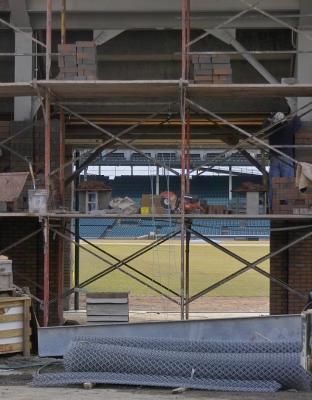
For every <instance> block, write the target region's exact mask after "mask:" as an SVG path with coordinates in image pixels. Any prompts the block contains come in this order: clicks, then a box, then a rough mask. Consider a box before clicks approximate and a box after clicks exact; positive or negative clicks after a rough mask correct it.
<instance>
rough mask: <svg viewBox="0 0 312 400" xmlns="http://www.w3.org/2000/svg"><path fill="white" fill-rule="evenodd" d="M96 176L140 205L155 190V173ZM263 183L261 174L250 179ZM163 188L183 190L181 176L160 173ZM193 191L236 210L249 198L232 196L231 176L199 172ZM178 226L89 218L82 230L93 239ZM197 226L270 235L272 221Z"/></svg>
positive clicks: (218, 232) (209, 231) (211, 231)
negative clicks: (146, 174)
mask: <svg viewBox="0 0 312 400" xmlns="http://www.w3.org/2000/svg"><path fill="white" fill-rule="evenodd" d="M92 178H93V179H94V178H96V179H100V180H103V181H104V182H105V183H107V184H108V185H110V186H111V187H112V189H113V196H114V197H124V196H128V197H131V198H132V199H133V200H134V201H136V202H137V203H138V205H139V203H140V199H141V196H142V194H144V193H155V191H156V185H155V177H149V176H120V177H116V178H115V179H114V180H109V179H108V178H106V177H102V176H97V177H92ZM248 180H250V181H253V182H258V183H259V177H258V176H254V177H250V179H248ZM159 181H160V182H159V185H160V191H167V190H170V191H173V192H175V193H179V191H180V178H179V177H177V176H170V177H169V178H168V177H166V176H160V179H159ZM243 181H246V178H245V177H234V179H233V188H236V187H238V186H240V185H241V183H242V182H243ZM191 193H192V194H194V195H196V196H198V197H199V198H201V199H205V200H206V201H207V202H208V204H211V205H225V206H229V207H233V209H235V210H239V209H243V208H244V205H245V198H244V197H243V196H241V195H238V194H237V193H233V199H232V201H231V202H230V201H229V199H228V177H226V176H195V177H193V179H192V180H191ZM176 228H177V226H176V223H175V220H167V219H163V220H146V219H139V220H136V219H131V218H130V219H127V220H120V221H117V220H115V219H95V218H87V219H82V220H80V234H81V236H82V237H85V238H89V239H100V238H136V237H140V236H146V235H149V234H150V232H155V233H156V234H157V235H159V236H161V235H167V234H168V233H171V232H173V231H175V230H176ZM193 228H194V229H195V230H197V231H198V232H199V233H201V234H203V235H206V236H210V237H246V238H248V237H259V238H260V237H268V236H269V233H270V222H269V221H267V220H245V219H241V220H237V219H235V220H232V219H230V218H229V219H222V220H220V219H215V220H207V219H198V220H196V221H194V222H193Z"/></svg>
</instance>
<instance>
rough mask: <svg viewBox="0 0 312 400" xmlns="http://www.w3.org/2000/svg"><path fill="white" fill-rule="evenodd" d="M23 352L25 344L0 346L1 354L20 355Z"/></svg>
mask: <svg viewBox="0 0 312 400" xmlns="http://www.w3.org/2000/svg"><path fill="white" fill-rule="evenodd" d="M22 350H23V343H13V344H0V354H7V353H19V352H21V351H22Z"/></svg>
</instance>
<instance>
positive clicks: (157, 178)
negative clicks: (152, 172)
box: [156, 167, 159, 196]
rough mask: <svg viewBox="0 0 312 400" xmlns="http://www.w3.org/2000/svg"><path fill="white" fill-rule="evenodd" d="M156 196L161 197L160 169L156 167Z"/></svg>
mask: <svg viewBox="0 0 312 400" xmlns="http://www.w3.org/2000/svg"><path fill="white" fill-rule="evenodd" d="M156 196H159V167H156Z"/></svg>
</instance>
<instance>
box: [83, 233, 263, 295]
mask: <svg viewBox="0 0 312 400" xmlns="http://www.w3.org/2000/svg"><path fill="white" fill-rule="evenodd" d="M223 245H224V246H225V247H227V248H228V249H229V250H231V251H233V252H235V253H237V254H239V255H240V256H241V257H243V258H245V259H247V260H248V261H254V260H256V259H258V258H260V257H261V256H263V255H265V254H267V253H268V252H269V246H268V244H267V243H263V244H252V243H251V244H248V243H246V242H245V243H241V244H223ZM98 246H99V247H100V248H102V249H104V250H106V251H108V252H110V253H111V254H113V255H114V256H116V257H118V258H119V259H122V258H125V257H127V256H128V255H130V254H131V253H133V252H135V251H137V250H139V249H140V248H141V247H143V246H144V244H141V243H140V242H138V241H137V242H129V243H122V242H108V243H105V244H103V242H102V243H101V244H98ZM87 247H88V246H87ZM88 248H89V249H90V250H91V247H88ZM92 251H95V252H97V250H92ZM98 254H100V253H98ZM102 256H103V257H104V258H105V257H106V258H107V256H105V255H103V254H102ZM80 259H81V264H80V275H81V276H80V281H81V282H82V281H84V280H85V279H87V278H89V277H90V276H92V275H94V274H96V273H98V272H99V271H101V270H103V269H104V268H106V267H107V266H108V265H107V264H104V263H103V262H102V261H101V260H99V259H97V258H96V257H94V256H93V255H90V254H88V253H87V252H85V251H84V250H81V255H80ZM112 261H113V260H112ZM129 264H130V265H131V266H133V267H135V268H136V269H138V270H140V271H141V272H144V273H145V274H148V275H150V276H151V277H153V278H155V279H157V280H159V281H160V282H161V283H163V284H165V285H167V286H169V287H171V288H172V289H175V290H176V291H178V290H179V279H180V271H179V266H180V246H179V244H178V243H177V242H170V243H169V244H163V245H161V246H160V247H158V248H156V249H154V250H151V251H150V252H148V253H146V254H144V255H142V256H141V257H139V258H137V259H136V260H134V261H132V262H130V263H129ZM242 267H243V265H242V264H241V263H239V262H238V261H236V260H234V259H233V258H232V257H230V256H228V255H226V254H224V253H222V252H220V251H218V250H217V249H215V248H213V247H212V246H210V245H207V244H195V245H192V246H191V252H190V276H191V284H190V291H191V294H194V293H197V292H198V291H200V290H201V289H204V288H206V287H207V286H209V285H211V284H213V283H215V282H217V281H218V280H220V279H222V278H224V277H225V276H226V275H229V274H231V273H233V272H234V271H237V270H238V269H240V268H242ZM260 267H261V268H263V269H264V270H265V271H268V268H269V263H268V262H265V263H264V264H262V265H260ZM125 270H126V271H127V270H128V269H125ZM87 289H88V290H89V291H130V293H131V295H133V296H140V295H145V296H151V295H156V296H157V293H154V292H152V291H151V290H150V289H149V288H146V287H145V286H143V285H141V284H140V283H138V282H136V281H134V280H133V279H131V278H130V277H128V276H126V275H125V274H123V273H121V272H119V271H114V272H112V273H111V274H109V275H107V276H106V277H104V278H101V279H100V280H98V281H96V282H94V283H92V284H91V285H90V286H88V287H87ZM268 294H269V280H268V279H266V278H265V277H263V276H262V275H260V274H259V273H257V272H254V271H248V272H246V273H244V274H243V275H241V276H239V277H238V278H235V279H234V280H232V281H231V282H228V283H226V284H225V285H223V286H221V287H220V288H218V289H216V290H214V291H212V292H210V294H209V295H210V296H229V297H231V296H241V297H253V296H255V297H258V296H268Z"/></svg>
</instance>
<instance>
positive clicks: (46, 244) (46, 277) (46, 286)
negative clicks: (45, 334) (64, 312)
mask: <svg viewBox="0 0 312 400" xmlns="http://www.w3.org/2000/svg"><path fill="white" fill-rule="evenodd" d="M43 239H44V240H43V257H44V260H43V326H45V327H46V326H48V323H49V300H50V232H49V219H48V218H44V220H43Z"/></svg>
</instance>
